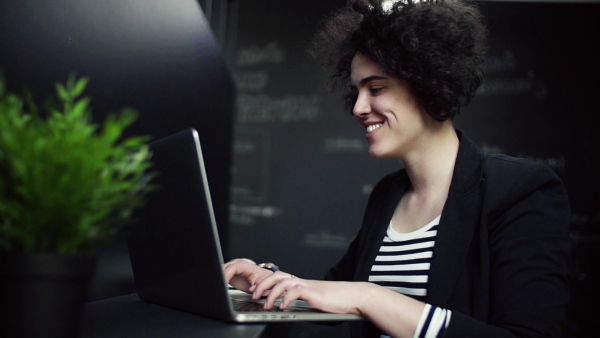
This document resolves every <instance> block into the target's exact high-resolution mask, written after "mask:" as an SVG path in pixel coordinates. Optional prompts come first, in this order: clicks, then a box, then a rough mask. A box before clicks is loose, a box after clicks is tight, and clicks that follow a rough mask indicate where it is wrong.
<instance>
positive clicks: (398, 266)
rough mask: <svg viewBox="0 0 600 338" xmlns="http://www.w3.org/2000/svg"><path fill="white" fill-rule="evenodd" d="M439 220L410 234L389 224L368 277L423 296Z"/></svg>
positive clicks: (415, 296) (420, 298)
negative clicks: (399, 230)
mask: <svg viewBox="0 0 600 338" xmlns="http://www.w3.org/2000/svg"><path fill="white" fill-rule="evenodd" d="M438 223H439V217H438V218H436V219H435V220H433V221H432V222H430V223H429V224H427V225H426V226H425V227H423V228H421V229H419V230H417V231H414V232H411V233H407V234H403V233H398V232H395V231H394V230H393V229H392V227H391V225H390V227H389V228H388V232H387V235H386V236H385V238H384V239H383V243H382V244H381V248H380V249H379V254H378V255H377V258H375V263H373V266H372V267H371V275H370V276H369V281H370V282H373V283H376V284H379V285H381V286H385V287H387V288H389V289H391V290H394V291H397V292H400V293H402V294H405V295H408V296H411V297H413V298H416V299H418V300H424V299H425V296H426V295H427V279H428V275H429V267H430V266H431V257H432V253H433V246H434V245H435V236H436V235H437V226H438Z"/></svg>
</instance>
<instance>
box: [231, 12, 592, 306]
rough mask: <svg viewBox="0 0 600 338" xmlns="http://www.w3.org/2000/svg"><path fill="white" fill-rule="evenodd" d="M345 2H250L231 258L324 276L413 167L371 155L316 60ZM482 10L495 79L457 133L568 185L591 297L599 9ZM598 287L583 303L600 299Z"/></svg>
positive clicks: (242, 47) (579, 260) (238, 77)
mask: <svg viewBox="0 0 600 338" xmlns="http://www.w3.org/2000/svg"><path fill="white" fill-rule="evenodd" d="M345 3H346V2H345V1H341V0H340V1H327V2H325V1H318V0H314V1H295V2H291V1H278V0H255V1H239V3H238V8H237V9H238V14H237V15H236V16H237V21H236V25H237V27H235V29H234V34H231V32H230V36H234V37H235V48H234V49H233V50H232V51H231V52H230V53H228V62H229V64H230V65H231V68H232V70H233V74H234V79H235V82H236V85H237V89H238V98H237V112H236V119H235V131H234V148H233V149H234V154H233V161H234V167H233V171H232V187H231V198H232V201H231V205H230V237H229V238H230V248H231V251H230V256H231V257H242V256H243V257H250V258H253V259H255V260H257V261H275V262H277V263H278V264H279V265H280V266H281V267H282V268H283V269H284V270H286V271H293V272H294V273H296V274H298V275H300V276H303V277H312V278H320V277H322V276H323V275H324V274H325V273H326V271H327V269H328V268H329V267H330V266H331V265H332V264H334V263H335V262H336V261H337V260H338V259H339V258H340V256H341V255H342V254H343V253H344V251H345V249H346V246H347V245H348V243H349V242H350V241H351V239H352V238H353V236H354V235H355V233H356V232H357V230H358V228H359V227H360V223H361V220H362V213H363V210H364V207H365V204H366V200H367V197H368V194H369V192H370V190H371V188H372V187H373V186H374V184H375V183H376V182H377V181H378V180H379V179H380V178H381V177H382V176H383V175H385V174H386V173H389V172H391V171H394V170H397V169H398V168H400V167H401V165H402V164H401V163H399V162H398V161H395V160H376V159H371V158H370V157H369V156H368V154H367V145H366V142H365V141H364V135H363V134H364V133H363V132H362V130H361V128H360V127H359V126H358V125H357V124H356V122H355V121H354V119H353V118H351V117H350V116H348V115H347V114H345V113H344V111H343V106H342V101H341V100H340V98H339V97H338V94H335V93H328V92H326V91H325V90H324V85H323V84H324V75H323V74H322V73H321V72H320V70H319V69H318V68H317V67H316V66H315V65H313V64H311V61H310V60H309V59H308V57H307V54H306V52H305V50H306V43H307V42H308V41H309V40H310V38H311V37H312V35H313V33H314V32H315V29H316V27H317V24H318V23H319V22H320V20H321V19H322V18H323V17H324V16H325V15H326V14H328V13H329V12H331V11H332V10H333V9H335V8H338V7H339V6H342V5H344V4H345ZM480 6H481V8H482V11H483V12H484V14H485V15H486V17H487V20H488V22H489V28H490V38H491V50H490V53H489V57H488V59H487V62H486V72H487V78H486V81H485V83H484V84H483V86H482V87H481V88H480V89H479V91H478V93H477V95H476V97H475V98H474V100H473V101H472V103H471V104H470V105H469V106H468V107H467V108H466V109H464V110H463V112H462V113H461V115H460V116H459V117H457V118H456V120H455V122H456V126H457V127H458V128H460V129H462V130H464V131H465V132H466V133H467V134H468V135H469V136H470V137H471V138H472V139H473V140H474V141H475V142H476V143H477V144H479V145H480V146H481V147H482V148H483V149H484V150H485V151H486V152H490V153H494V152H502V153H506V154H509V155H513V156H519V157H526V158H529V159H531V160H534V161H536V162H541V163H544V164H546V165H548V166H550V167H551V168H552V169H554V170H555V171H556V173H557V174H558V175H559V176H560V177H561V178H562V179H563V181H564V183H565V185H566V188H567V190H568V193H569V195H570V200H571V205H572V210H573V220H572V237H573V240H574V244H575V246H576V252H577V255H576V256H575V258H574V267H575V268H574V273H573V279H574V281H573V282H574V288H576V292H575V294H577V295H578V296H580V294H582V293H583V292H584V291H582V290H584V289H585V288H586V287H588V286H590V285H594V284H596V285H597V282H598V275H597V270H596V269H595V268H593V267H595V266H596V265H597V263H596V262H595V259H597V258H598V249H595V248H596V247H597V244H600V243H599V240H598V236H599V229H600V197H599V191H600V176H599V175H597V174H596V172H597V171H598V169H599V167H598V161H597V155H598V146H599V145H600V142H598V139H597V136H596V135H597V128H598V122H600V119H599V118H598V114H599V113H600V111H599V109H598V105H597V100H598V94H597V93H596V86H595V84H596V83H597V82H598V79H599V78H600V66H599V65H598V62H597V58H598V56H597V55H598V54H597V52H598V45H599V39H598V36H599V33H600V29H599V25H598V23H597V20H598V18H600V4H598V3H547V2H543V3H540V2H536V3H528V2H487V1H486V2H480ZM590 289H591V288H590ZM588 291H589V290H587V291H585V294H586V296H585V297H587V298H590V297H591V296H592V295H593V297H596V298H597V294H598V293H597V292H592V293H589V292H588ZM576 315H577V316H585V314H584V313H583V312H581V313H577V314H576Z"/></svg>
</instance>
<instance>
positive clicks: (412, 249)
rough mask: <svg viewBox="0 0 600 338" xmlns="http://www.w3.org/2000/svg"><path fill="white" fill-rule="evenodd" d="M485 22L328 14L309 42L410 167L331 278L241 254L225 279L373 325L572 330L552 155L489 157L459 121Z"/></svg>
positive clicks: (469, 17) (467, 12) (380, 11)
mask: <svg viewBox="0 0 600 338" xmlns="http://www.w3.org/2000/svg"><path fill="white" fill-rule="evenodd" d="M485 38H486V29H485V26H484V24H483V19H482V17H481V14H480V13H479V12H478V10H477V9H476V8H475V7H473V6H471V5H469V4H467V3H464V2H461V1H446V2H444V1H427V2H415V3H413V2H412V1H408V2H404V1H401V2H397V3H396V4H394V5H393V6H392V7H391V8H383V7H381V6H379V5H377V4H375V3H373V4H364V3H362V2H358V3H355V4H353V5H352V6H350V7H348V8H344V9H342V10H340V11H338V12H337V13H335V14H334V15H333V16H332V17H331V18H330V20H329V21H328V22H327V25H326V26H325V28H324V29H323V30H322V31H321V32H320V34H319V35H318V36H317V38H316V39H315V41H314V44H313V47H314V48H313V52H315V54H316V55H318V56H325V58H324V64H325V65H329V66H333V71H334V72H333V77H334V79H335V80H337V81H338V83H342V84H343V83H347V82H349V83H350V92H349V95H348V103H349V107H351V108H352V113H353V115H354V116H355V117H356V119H357V120H358V122H359V123H360V124H361V125H362V126H363V127H364V129H365V133H366V139H367V141H368V143H369V151H370V153H371V155H372V156H375V157H378V158H379V157H380V158H386V157H395V158H399V159H400V160H402V162H403V163H404V168H403V169H401V170H399V171H397V172H395V173H392V174H389V175H388V176H386V177H384V178H383V179H382V180H381V181H380V182H379V183H378V184H377V185H376V187H375V188H374V189H373V191H372V193H371V196H370V197H369V201H368V204H367V208H366V211H365V216H364V219H363V224H362V227H361V229H360V231H359V233H358V235H357V236H356V238H355V239H354V240H353V242H352V243H351V244H350V247H349V248H348V251H347V252H346V253H345V255H344V256H343V257H342V258H341V260H340V261H339V262H338V263H337V264H336V265H335V266H334V267H333V268H332V269H331V270H330V271H329V273H328V274H327V276H326V281H315V280H304V279H301V278H297V277H294V276H293V275H291V274H289V273H284V272H281V271H275V272H272V271H269V270H266V269H262V268H260V267H259V266H256V265H253V264H251V263H249V262H248V261H244V260H234V261H232V262H229V263H227V264H226V265H225V267H224V269H225V276H226V280H227V281H228V282H229V283H230V284H231V285H233V286H234V287H236V288H238V289H241V290H244V291H247V292H249V293H252V294H253V297H254V298H259V297H261V296H264V295H267V301H266V304H265V307H266V308H272V307H273V305H274V302H275V300H276V299H277V298H279V297H282V302H281V305H280V306H281V307H283V308H285V307H286V306H288V305H289V304H290V302H291V301H293V300H295V299H302V300H305V301H307V302H308V303H310V304H312V305H313V306H315V307H317V308H319V309H321V310H323V311H328V312H337V313H358V314H361V315H363V316H365V317H366V318H367V319H368V321H367V322H364V323H351V325H357V326H361V327H360V328H357V329H356V330H354V329H353V330H352V333H353V334H355V335H357V336H367V337H379V336H385V335H389V336H392V337H421V336H423V337H424V336H426V335H427V336H428V337H429V336H442V335H443V336H444V337H561V336H565V335H566V304H567V302H568V296H569V295H568V282H567V276H568V272H569V261H570V259H569V239H568V227H569V221H570V211H569V205H568V200H567V196H566V193H565V190H564V188H563V186H562V183H561V182H560V180H559V178H558V177H557V176H556V175H555V174H554V173H553V172H552V171H551V170H550V169H549V168H547V167H544V166H542V165H538V164H533V163H530V162H526V161H524V160H521V159H516V158H511V157H508V156H503V155H485V154H484V153H483V152H482V151H481V149H479V148H478V147H477V146H476V145H475V144H474V143H473V142H472V141H471V140H469V138H468V137H467V136H466V135H465V134H464V133H462V132H461V131H459V130H456V129H455V128H454V126H453V118H454V116H455V115H457V114H458V113H459V111H460V108H461V106H464V105H466V104H467V103H468V102H469V100H470V99H471V98H472V96H473V95H474V93H475V91H476V89H477V87H478V86H479V85H480V83H481V81H482V79H483V73H482V64H483V60H484V51H485Z"/></svg>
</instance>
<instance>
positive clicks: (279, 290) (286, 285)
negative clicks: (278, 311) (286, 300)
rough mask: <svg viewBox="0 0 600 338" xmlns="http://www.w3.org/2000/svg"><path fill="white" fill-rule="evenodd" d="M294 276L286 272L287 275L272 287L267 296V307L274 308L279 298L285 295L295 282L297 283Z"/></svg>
mask: <svg viewBox="0 0 600 338" xmlns="http://www.w3.org/2000/svg"><path fill="white" fill-rule="evenodd" d="M290 276H291V277H290ZM293 278H294V276H292V275H289V274H286V276H284V277H283V278H281V279H279V281H278V282H277V284H275V285H274V286H273V287H272V288H271V293H270V294H269V295H268V296H267V299H266V301H265V309H272V308H273V306H274V305H275V302H276V301H277V299H278V298H280V297H282V296H285V295H286V294H287V292H288V291H289V290H290V289H291V288H293V287H294V284H295V283H297V281H296V280H295V279H293Z"/></svg>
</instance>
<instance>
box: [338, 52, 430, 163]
mask: <svg viewBox="0 0 600 338" xmlns="http://www.w3.org/2000/svg"><path fill="white" fill-rule="evenodd" d="M350 80H351V82H352V83H351V85H352V91H353V94H354V95H355V100H356V101H355V104H354V108H353V111H352V112H353V114H354V116H355V117H356V118H357V120H358V122H359V123H360V124H361V125H362V126H363V127H364V128H365V131H366V139H367V141H368V142H369V152H370V153H371V155H372V156H374V157H382V158H383V157H398V158H400V159H402V160H405V159H406V158H407V157H408V156H412V155H413V154H414V153H415V152H416V151H417V150H418V149H419V147H420V146H421V145H422V144H424V142H423V141H425V140H424V138H425V137H427V135H428V134H430V132H431V131H432V130H433V129H435V124H436V122H435V120H433V118H431V117H430V116H429V115H428V114H427V113H426V112H425V110H424V109H423V107H422V105H421V104H420V102H419V100H418V98H417V97H416V95H415V94H414V93H413V91H412V90H411V88H410V86H409V85H408V83H407V82H405V81H403V80H401V79H399V78H397V77H395V76H392V75H390V74H388V73H386V72H384V71H383V70H382V69H381V68H380V67H379V65H377V63H375V62H374V61H372V60H371V59H368V58H366V57H365V56H363V55H362V54H360V53H357V54H356V55H355V56H354V58H353V59H352V65H351V75H350ZM425 143H426V142H425Z"/></svg>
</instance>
